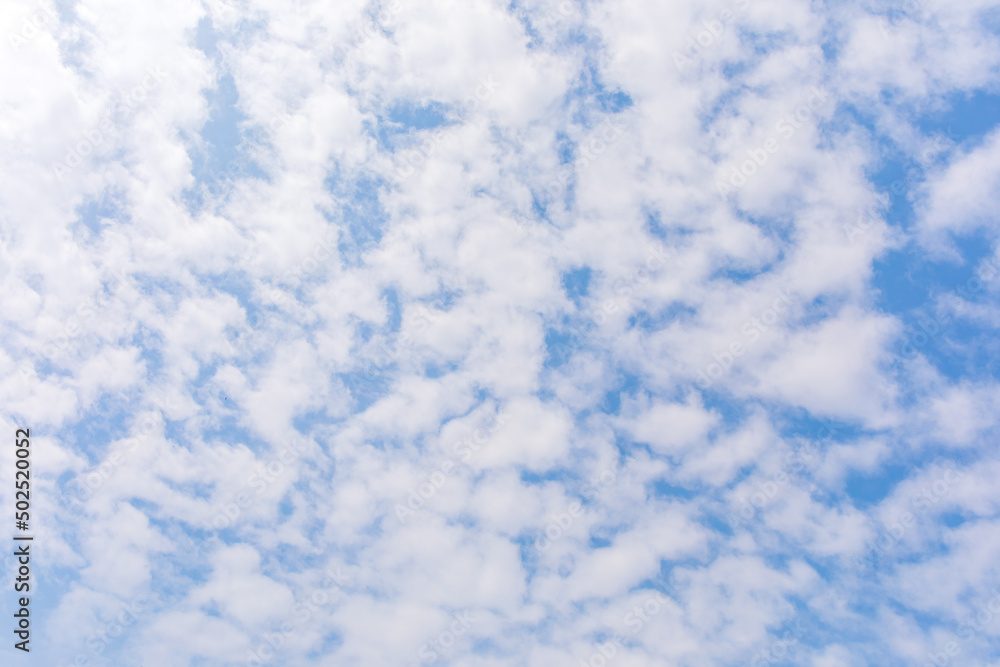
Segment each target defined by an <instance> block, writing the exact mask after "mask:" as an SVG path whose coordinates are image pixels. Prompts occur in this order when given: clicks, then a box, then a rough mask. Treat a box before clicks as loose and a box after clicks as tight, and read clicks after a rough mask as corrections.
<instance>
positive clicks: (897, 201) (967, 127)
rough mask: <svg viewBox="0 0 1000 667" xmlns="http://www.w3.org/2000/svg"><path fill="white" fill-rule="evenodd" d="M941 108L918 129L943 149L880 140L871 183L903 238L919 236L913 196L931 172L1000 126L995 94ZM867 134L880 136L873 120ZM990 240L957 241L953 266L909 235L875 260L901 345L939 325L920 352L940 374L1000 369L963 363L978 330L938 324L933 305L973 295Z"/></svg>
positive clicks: (881, 296)
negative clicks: (901, 329)
mask: <svg viewBox="0 0 1000 667" xmlns="http://www.w3.org/2000/svg"><path fill="white" fill-rule="evenodd" d="M941 104H942V108H940V109H937V110H934V111H932V112H927V113H924V114H914V115H915V116H916V117H915V118H914V125H915V127H916V128H917V129H918V130H920V131H921V132H922V133H923V136H924V137H926V138H929V139H930V138H935V137H936V138H938V139H939V144H938V145H937V146H936V147H934V148H931V149H927V152H926V153H925V154H924V155H922V156H921V155H918V156H913V155H908V154H906V153H905V152H904V151H902V150H901V149H900V148H899V147H897V146H896V145H894V144H893V143H892V142H891V141H890V140H888V139H886V138H881V139H879V145H880V147H881V149H882V152H883V154H884V155H885V156H886V157H885V159H884V162H883V163H882V164H881V165H879V168H878V169H877V171H876V172H875V173H873V174H871V175H870V182H871V185H872V188H873V190H874V191H875V192H877V193H880V194H881V195H882V196H883V197H886V198H888V202H889V204H888V206H887V207H886V206H882V207H880V208H881V211H882V213H883V215H884V217H885V220H886V222H887V223H888V224H890V225H891V226H893V227H895V228H898V229H901V230H903V231H906V232H914V225H915V219H914V216H915V215H917V214H918V213H919V208H918V207H919V206H920V205H921V203H922V202H920V201H919V199H915V197H916V196H917V193H918V192H919V188H920V187H921V185H922V184H923V183H924V181H925V180H926V178H927V176H928V173H929V171H930V170H933V169H937V168H940V167H942V166H943V165H945V164H947V162H948V161H949V159H950V158H953V157H954V156H955V155H959V154H961V153H962V152H965V151H968V150H970V149H972V148H974V147H976V146H978V145H979V144H981V143H982V141H983V139H984V138H985V136H986V135H988V134H989V133H990V132H992V131H994V130H995V129H996V128H997V127H998V124H1000V97H998V96H997V95H993V94H991V93H988V92H985V91H981V90H980V91H975V92H972V93H965V94H960V93H955V94H952V95H950V96H949V97H948V98H947V100H945V101H942V103H941ZM868 128H869V130H870V131H872V132H875V129H874V127H873V126H872V125H871V123H870V122H869V123H868ZM932 146H933V145H932ZM873 213H874V211H873ZM859 215H861V213H860V212H859ZM991 241H992V239H990V238H989V234H987V233H986V232H984V231H982V230H977V231H973V232H971V233H969V234H966V235H964V236H954V237H953V238H952V243H953V244H954V247H955V248H957V250H958V252H959V255H960V257H961V261H960V262H955V261H953V260H951V259H935V258H932V257H929V256H928V255H927V254H926V252H925V251H924V250H923V249H922V248H921V247H920V245H919V242H918V240H917V239H916V238H913V237H911V238H910V240H909V241H908V242H907V243H906V244H905V245H904V246H903V247H901V248H894V249H890V250H888V251H887V252H886V253H885V254H884V255H883V256H881V257H878V258H876V260H875V262H874V267H873V270H874V277H873V281H872V284H873V287H874V288H875V290H876V293H877V304H878V306H879V308H880V309H881V310H882V311H883V312H886V313H889V314H892V315H894V316H895V317H897V318H899V319H900V320H901V321H902V323H903V324H904V326H905V329H906V332H905V333H904V337H903V341H902V343H901V344H905V343H906V342H907V341H908V340H909V339H910V338H911V337H913V336H917V337H918V339H920V337H921V336H922V335H923V334H921V333H920V332H921V331H924V330H925V329H926V328H927V327H928V326H930V327H935V328H936V327H938V326H940V329H941V330H940V332H939V333H936V334H934V335H932V336H930V337H929V340H928V342H927V343H926V344H923V345H920V346H919V349H920V353H921V354H923V355H924V356H925V357H926V358H928V359H929V360H930V361H931V362H932V363H933V364H934V365H935V366H936V367H937V369H938V370H939V371H940V372H941V373H943V374H944V375H945V376H946V377H950V378H952V379H958V378H960V377H969V378H971V377H976V376H977V375H981V372H977V371H984V370H985V371H986V372H987V374H988V375H990V376H991V377H993V378H996V377H997V375H996V371H997V367H996V366H993V367H992V368H990V367H989V366H984V365H981V364H978V363H977V364H973V365H972V367H971V368H970V367H968V366H965V365H964V364H963V363H962V361H963V360H967V359H968V352H969V351H972V350H971V349H970V348H969V344H970V343H971V342H972V341H974V340H975V339H976V338H978V337H979V335H980V333H981V328H980V327H977V326H975V325H973V324H972V323H970V322H969V321H967V320H956V319H955V318H950V321H947V322H943V323H941V324H940V325H938V322H939V321H941V320H943V319H945V318H944V317H942V315H941V314H940V313H939V312H937V310H936V307H935V301H936V299H937V298H938V297H940V296H941V295H946V294H954V293H961V292H965V293H968V290H967V289H963V287H964V286H966V285H968V281H969V280H970V279H971V278H972V277H973V276H974V275H975V271H976V268H977V266H978V264H979V262H980V261H981V260H983V259H984V258H987V257H989V256H990V255H991V254H992V252H991ZM974 298H976V299H982V300H988V299H989V298H990V296H989V293H988V292H987V291H980V292H979V293H977V294H976V295H974Z"/></svg>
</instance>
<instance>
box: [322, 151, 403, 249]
mask: <svg viewBox="0 0 1000 667" xmlns="http://www.w3.org/2000/svg"><path fill="white" fill-rule="evenodd" d="M323 185H324V187H325V188H326V190H327V191H328V192H329V193H330V194H331V195H332V196H333V198H334V200H335V201H337V208H336V210H335V211H333V212H332V213H330V214H327V216H326V217H327V219H328V220H329V221H330V222H332V223H334V224H336V225H337V226H338V227H340V229H341V235H340V239H339V241H338V250H339V251H340V255H341V258H342V259H343V261H344V263H345V264H346V265H348V266H351V267H357V266H361V265H362V264H363V263H364V261H363V258H364V255H365V253H366V252H367V251H369V250H372V249H374V248H375V247H376V246H377V245H378V243H379V242H380V241H381V240H382V234H383V232H384V229H385V225H386V222H387V221H388V214H387V213H386V212H385V210H384V208H383V207H382V196H381V192H382V191H383V190H384V189H385V188H386V187H388V185H387V183H386V182H385V180H384V179H381V178H378V177H375V176H368V175H360V176H357V177H353V178H349V177H347V176H345V175H343V174H342V173H341V172H340V170H339V169H335V170H334V171H333V172H332V173H331V174H330V175H329V176H327V178H326V180H325V181H324V183H323Z"/></svg>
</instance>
